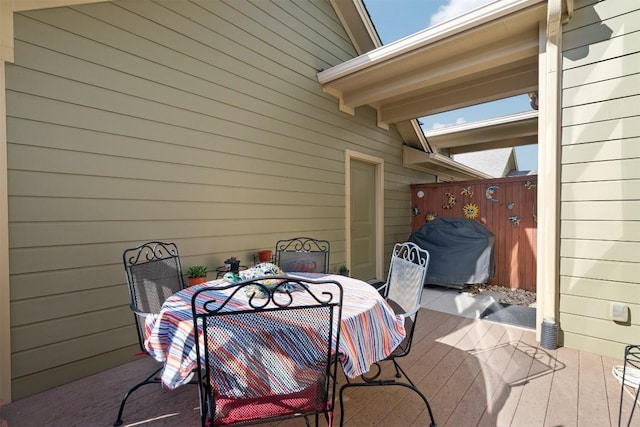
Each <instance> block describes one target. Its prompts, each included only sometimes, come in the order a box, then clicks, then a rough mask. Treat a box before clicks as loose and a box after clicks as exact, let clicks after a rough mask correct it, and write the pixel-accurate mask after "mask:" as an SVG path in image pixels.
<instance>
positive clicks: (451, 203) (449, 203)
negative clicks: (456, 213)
mask: <svg viewBox="0 0 640 427" xmlns="http://www.w3.org/2000/svg"><path fill="white" fill-rule="evenodd" d="M444 195H445V196H447V204H446V205H444V206H442V209H451V208H453V207H454V206H455V205H456V196H454V195H453V193H444Z"/></svg>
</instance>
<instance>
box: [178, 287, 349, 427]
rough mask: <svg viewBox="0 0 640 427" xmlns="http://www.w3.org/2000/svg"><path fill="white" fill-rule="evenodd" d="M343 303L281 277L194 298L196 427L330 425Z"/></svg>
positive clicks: (328, 290)
mask: <svg viewBox="0 0 640 427" xmlns="http://www.w3.org/2000/svg"><path fill="white" fill-rule="evenodd" d="M245 295H246V298H245ZM342 295H343V291H342V287H341V286H340V284H339V283H338V282H335V281H313V280H306V279H296V278H291V277H285V276H268V278H267V279H265V278H264V277H263V278H256V279H251V280H247V281H244V282H240V283H235V284H228V285H224V286H214V287H209V288H203V289H200V290H198V291H196V292H195V293H194V295H193V297H192V304H191V305H192V311H193V319H194V326H195V330H196V331H198V334H199V337H198V338H197V339H196V340H195V342H196V352H197V354H198V369H197V377H198V382H199V384H200V412H201V415H202V425H203V426H205V425H207V426H219V425H246V424H258V423H263V422H274V421H278V420H282V419H287V418H294V417H304V418H305V422H306V424H307V426H309V424H310V423H309V418H312V417H315V424H316V425H318V421H319V415H320V414H324V416H325V418H326V420H327V422H328V423H329V425H331V423H330V421H331V419H332V414H333V408H334V402H335V391H336V383H335V380H334V379H335V374H336V364H335V363H332V362H333V360H334V356H333V355H334V354H336V352H337V349H338V344H339V341H340V327H339V325H340V318H341V315H342ZM243 298H245V300H246V301H247V302H246V303H239V302H238V301H239V300H240V301H242V300H243ZM203 346H204V348H202V347H203Z"/></svg>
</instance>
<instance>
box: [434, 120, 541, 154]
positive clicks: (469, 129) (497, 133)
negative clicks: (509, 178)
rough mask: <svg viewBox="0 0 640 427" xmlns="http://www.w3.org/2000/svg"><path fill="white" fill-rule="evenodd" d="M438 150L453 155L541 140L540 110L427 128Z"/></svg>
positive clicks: (528, 143)
mask: <svg viewBox="0 0 640 427" xmlns="http://www.w3.org/2000/svg"><path fill="white" fill-rule="evenodd" d="M424 136H425V137H426V138H427V140H428V141H429V145H430V146H431V147H432V148H433V150H434V151H436V152H439V153H442V152H443V151H445V150H446V151H447V152H448V153H449V155H454V154H462V153H468V152H471V151H484V150H491V149H494V148H507V147H517V146H520V145H531V144H537V143H538V111H530V112H526V113H519V114H513V115H510V116H503V117H498V118H495V119H489V120H483V121H478V122H473V123H465V124H462V125H457V126H451V127H447V128H442V129H436V130H432V131H427V132H425V133H424Z"/></svg>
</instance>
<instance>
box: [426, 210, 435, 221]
mask: <svg viewBox="0 0 640 427" xmlns="http://www.w3.org/2000/svg"><path fill="white" fill-rule="evenodd" d="M437 217H438V214H437V213H435V212H433V211H431V212H427V214H426V215H425V216H424V221H425V222H431V221H433V220H434V219H436V218H437Z"/></svg>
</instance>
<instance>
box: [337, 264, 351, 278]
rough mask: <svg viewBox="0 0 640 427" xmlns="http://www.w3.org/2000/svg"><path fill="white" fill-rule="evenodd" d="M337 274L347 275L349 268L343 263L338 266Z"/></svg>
mask: <svg viewBox="0 0 640 427" xmlns="http://www.w3.org/2000/svg"><path fill="white" fill-rule="evenodd" d="M338 274H341V275H343V276H348V275H349V269H348V268H347V266H346V265H345V264H342V265H341V266H340V267H338Z"/></svg>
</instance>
